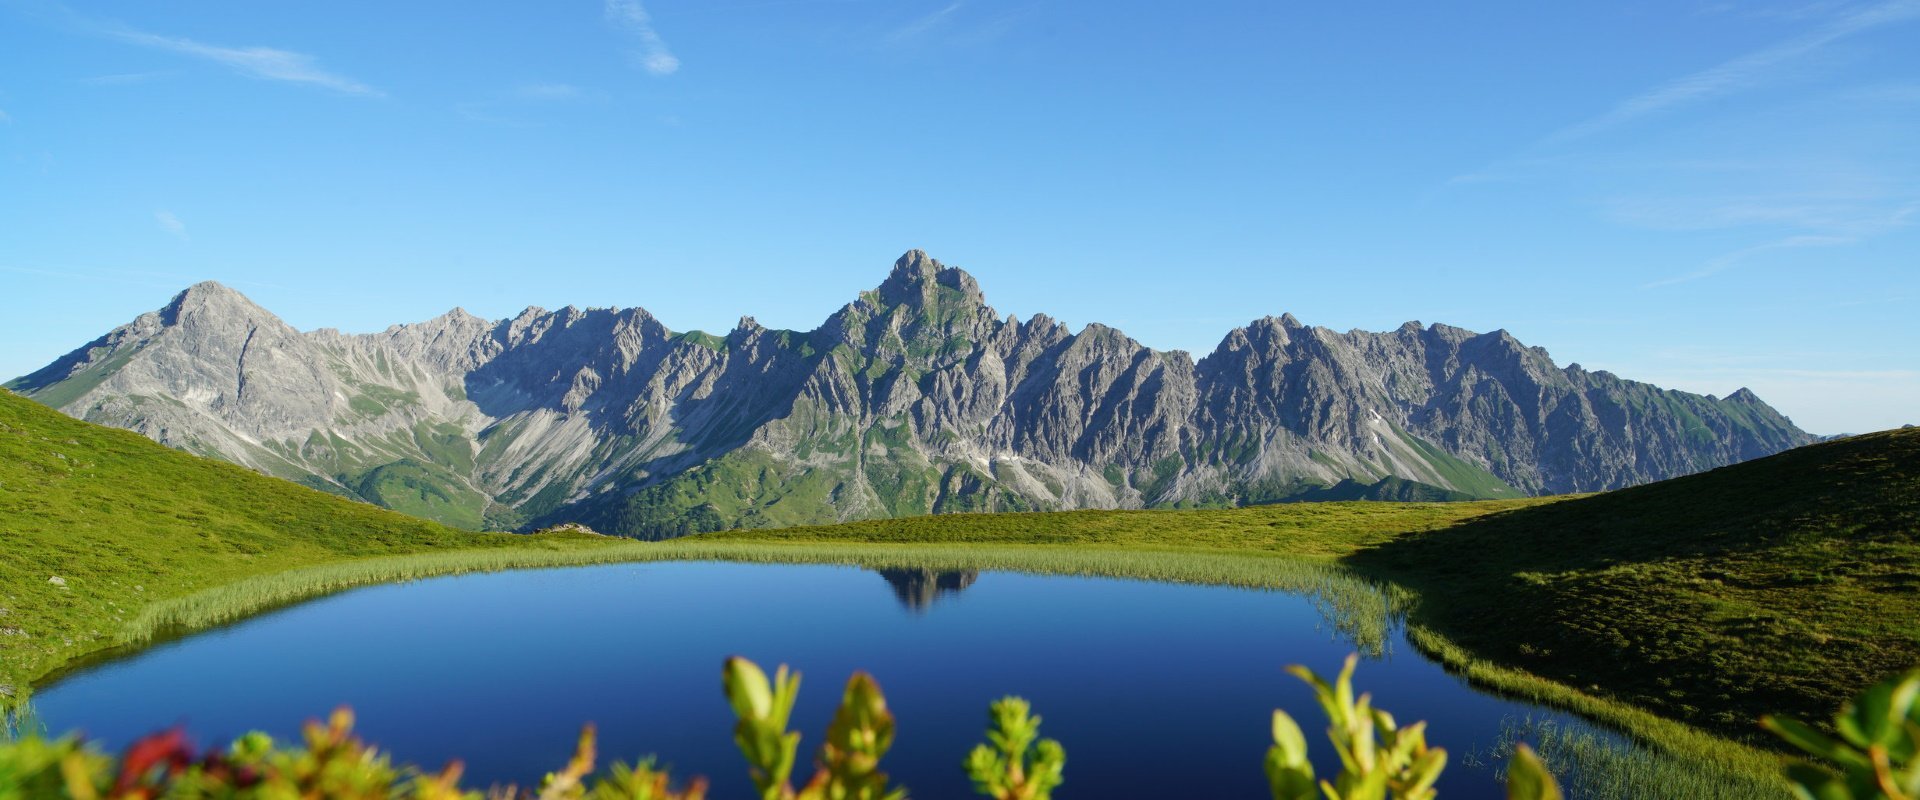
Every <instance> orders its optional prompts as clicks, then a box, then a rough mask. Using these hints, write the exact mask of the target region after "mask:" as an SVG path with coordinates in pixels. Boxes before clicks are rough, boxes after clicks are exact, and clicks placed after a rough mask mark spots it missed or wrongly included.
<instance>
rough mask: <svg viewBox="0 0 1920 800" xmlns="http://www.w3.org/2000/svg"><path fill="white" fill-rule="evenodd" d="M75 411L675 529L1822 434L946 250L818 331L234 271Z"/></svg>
mask: <svg viewBox="0 0 1920 800" xmlns="http://www.w3.org/2000/svg"><path fill="white" fill-rule="evenodd" d="M8 388H11V389H13V390H15V391H18V392H21V393H24V394H26V395H28V396H30V397H33V398H35V399H37V400H39V401H41V402H43V403H46V404H48V405H51V406H54V407H57V408H60V409H61V410H63V411H66V412H67V413H69V414H72V415H74V416H77V417H81V418H84V419H87V420H89V421H93V422H99V423H104V424H108V425H115V426H119V427H123V428H129V429H132V430H136V431H139V432H141V433H143V434H145V435H147V436H149V437H152V438H153V439H155V440H158V441H160V442H162V443H165V444H169V445H172V446H175V447H180V448H184V449H187V450H190V451H193V452H197V453H200V454H203V455H209V456H214V457H218V458H224V459H227V460H230V461H234V462H237V463H240V464H244V465H247V466H249V467H252V468H254V469H256V470H259V471H262V472H266V473H269V474H273V475H279V476H282V477H286V478H289V479H292V480H297V481H301V482H303V483H306V484H308V485H311V486H315V487H318V488H322V489H326V490H329V491H333V492H337V493H340V494H344V495H349V496H353V497H359V498H362V499H365V500H368V501H371V502H374V503H379V504H381V505H385V506H389V507H392V508H396V509H399V510H401V511H407V512H410V513H415V514H419V515H422V516H427V517H432V518H435V519H439V520H442V521H446V522H449V523H452V524H456V525H463V526H467V527H476V528H478V527H492V528H534V527H545V526H551V525H555V524H560V523H565V522H578V523H582V524H585V525H589V526H591V527H592V528H594V529H596V530H601V531H609V532H615V533H619V534H623V535H630V536H645V537H663V536H675V535H681V534H686V533H691V532H696V531H704V530H712V529H717V528H722V527H734V526H773V525H788V524H801V523H815V522H832V521H839V520H847V519H858V518H871V517H886V516H900V515H909V514H925V513H944V512H955V511H997V510H1037V509H1066V508H1115V507H1143V506H1171V505H1231V504H1244V503H1258V502H1272V501H1278V500H1286V499H1296V498H1306V497H1396V498H1398V497H1406V498H1422V499H1427V498H1432V499H1445V498H1458V497H1497V496H1514V495H1519V494H1543V493H1557V492H1575V491H1594V490H1602V489H1612V488H1617V487H1621V486H1628V485H1632V484H1636V483H1642V482H1646V481H1652V480H1659V479H1662V478H1669V477H1674V476H1677V475H1683V474H1686V473H1690V472H1696V471H1700V470H1704V469H1710V468H1712V467H1717V466H1722V465H1725V464H1731V463H1735V462H1738V461H1742V460H1746V459H1750V458H1755V457H1758V456H1763V455H1768V454H1771V453H1774V452H1778V451H1780V450H1784V449H1786V448H1789V447H1794V446H1797V445H1800V444H1805V443H1807V442H1809V441H1811V440H1812V437H1810V436H1809V435H1807V434H1806V433H1804V432H1802V431H1801V430H1799V429H1798V428H1796V427H1794V425H1793V424H1792V423H1791V422H1789V421H1788V420H1787V419H1786V418H1785V417H1783V416H1781V415H1780V414H1779V413H1778V412H1776V411H1774V410H1773V409H1772V408H1770V407H1768V406H1767V405H1766V404H1765V403H1762V402H1761V401H1760V399H1759V398H1757V397H1755V396H1754V395H1753V393H1751V392H1749V391H1746V390H1744V389H1742V390H1740V391H1738V392H1735V393H1733V394H1732V395H1730V396H1728V397H1726V398H1724V399H1721V398H1714V397H1711V396H1700V395H1694V394H1688V393H1685V392H1676V391H1667V390H1663V389H1660V388H1657V387H1654V386H1650V385H1647V384H1643V383H1635V382H1632V381H1627V380H1623V379H1621V378H1618V377H1615V376H1613V375H1611V374H1608V373H1605V372H1588V371H1586V370H1584V369H1581V368H1580V367H1579V365H1577V364H1576V365H1571V366H1568V367H1564V368H1562V367H1559V366H1556V365H1555V364H1554V363H1553V361H1552V359H1550V358H1549V357H1548V356H1547V353H1546V352H1545V351H1543V350H1540V349H1539V348H1530V347H1526V346H1525V345H1522V344H1521V343H1520V342H1518V341H1516V340H1515V339H1514V338H1513V337H1512V336H1510V335H1508V334H1507V333H1506V332H1505V331H1496V332H1493V333H1487V334H1478V333H1473V332H1471V331H1466V330H1461V329H1459V328H1452V327H1448V326H1445V325H1432V326H1428V327H1422V326H1420V325H1419V324H1418V323H1411V322H1410V323H1407V324H1406V325H1404V326H1402V327H1400V328H1399V329H1398V330H1394V331H1389V332H1385V333H1369V332H1363V331H1350V332H1347V333H1337V332H1334V331H1331V330H1328V329H1326V328H1313V327H1307V326H1304V325H1302V324H1301V323H1300V322H1299V321H1298V320H1295V319H1294V318H1293V317H1292V316H1291V315H1288V316H1282V317H1280V318H1277V319H1276V318H1271V317H1269V318H1267V319H1262V320H1258V321H1256V322H1254V323H1253V324H1251V325H1248V326H1247V327H1244V328H1240V329H1237V330H1234V331H1233V332H1231V333H1229V334H1228V335H1227V337H1226V339H1225V340H1224V341H1222V342H1221V343H1220V346H1219V347H1218V348H1217V349H1215V351H1214V352H1213V353H1212V354H1210V355H1208V356H1206V357H1205V358H1202V359H1201V360H1200V361H1199V362H1197V363H1196V362H1194V361H1193V360H1192V359H1191V358H1190V357H1189V356H1188V355H1187V354H1186V353H1184V352H1179V351H1170V352H1160V351H1155V350H1152V349H1150V348H1147V347H1144V346H1142V345H1141V344H1140V343H1138V342H1136V341H1134V340H1132V339H1130V338H1128V337H1127V336H1126V335H1125V334H1123V333H1121V332H1120V331H1117V330H1114V329H1112V328H1108V327H1105V326H1102V325H1097V324H1096V325H1089V326H1087V327H1086V328H1085V329H1083V330H1081V331H1079V332H1078V333H1074V332H1072V331H1069V330H1068V329H1067V327H1066V326H1065V325H1062V324H1060V323H1058V322H1056V321H1054V320H1052V319H1049V318H1047V317H1046V316H1044V315H1042V316H1035V317H1033V318H1030V319H1028V320H1025V321H1021V320H1018V319H1015V318H1012V317H1007V318H1004V319H1003V318H1000V317H998V316H997V315H996V314H995V313H994V311H993V310H992V309H991V308H989V307H988V306H987V304H986V301H985V299H984V298H983V297H982V295H981V293H980V288H979V286H978V285H977V284H975V282H974V280H973V278H972V277H971V276H969V275H968V274H966V273H965V272H962V271H960V270H958V269H953V268H948V267H945V266H942V265H941V264H940V263H939V262H937V261H934V260H933V259H931V258H928V257H927V255H926V254H925V253H922V252H920V251H917V250H916V251H913V252H909V253H907V254H906V255H904V256H902V257H901V258H900V260H899V261H898V262H896V263H895V264H894V267H893V271H892V273H891V274H890V275H889V276H888V277H887V279H886V281H885V282H883V283H882V284H881V285H880V286H879V288H877V289H875V290H873V291H869V292H865V293H863V294H862V295H861V297H860V298H859V299H858V300H857V301H856V302H854V303H852V304H850V305H848V306H846V307H844V308H841V309H840V310H839V311H838V312H836V313H834V314H833V315H832V316H831V317H829V318H828V319H827V321H826V322H825V323H824V324H823V325H821V326H820V327H819V328H818V329H816V330H814V331H812V332H798V331H785V330H769V329H767V328H764V327H761V326H760V325H759V324H757V323H755V322H754V321H753V319H752V318H750V317H749V318H743V319H741V321H740V324H739V325H738V326H737V327H736V328H735V329H734V330H733V331H732V332H730V333H728V334H727V335H726V336H724V337H720V336H714V335H710V334H706V333H701V332H698V331H693V332H686V333H675V332H673V331H671V330H668V329H667V328H666V326H664V325H662V324H660V322H659V321H658V320H655V319H654V318H653V317H652V316H651V315H649V314H648V313H647V312H645V311H643V310H640V309H624V310H623V309H590V310H585V311H582V310H579V309H575V308H571V307H569V308H565V309H561V310H559V311H551V312H550V311H545V310H542V309H537V308H530V309H527V310H526V311H524V312H522V313H521V314H520V315H519V316H517V317H514V318H512V319H508V320H501V321H497V322H490V321H486V320H481V319H478V318H476V317H473V316H471V315H469V314H467V313H466V312H464V311H461V310H458V309H455V310H454V311H452V312H449V313H447V314H446V315H443V316H441V317H438V318H436V319H432V320H428V321H426V322H422V323H418V324H413V325H399V326H395V327H392V328H389V329H387V330H386V331H383V332H380V333H375V334H367V335H344V334H341V333H339V332H337V331H332V330H320V331H314V332H311V333H301V332H298V331H295V330H294V329H292V328H291V327H289V326H287V325H286V324H285V323H283V322H281V321H280V320H279V319H278V318H276V317H274V316H273V315H272V314H270V313H268V312H266V311H265V310H263V309H261V308H260V307H258V306H256V305H254V304H253V303H251V302H250V301H248V300H247V299H246V298H244V297H242V296H241V295H239V294H238V293H236V292H234V291H232V290H230V289H227V288H226V287H223V286H220V285H218V284H212V283H203V284H198V285H195V286H193V287H190V288H188V289H187V290H186V291H185V292H182V293H181V294H180V295H179V296H177V297H175V298H174V299H173V301H172V302H171V303H169V304H168V305H167V306H166V307H165V308H162V309H160V310H159V311H155V312H153V313H149V314H144V315H142V316H141V317H139V318H138V319H135V320H134V321H133V322H131V323H128V324H127V325H124V326H122V327H120V328H118V329H115V330H114V331H112V332H111V333H108V334H107V335H106V336H103V337H101V338H100V339H98V340H96V341H94V342H92V343H90V344H88V345H87V346H85V347H82V348H80V349H79V350H76V351H74V352H73V353H71V354H68V355H67V356H65V357H63V358H61V359H59V360H58V361H55V362H54V363H53V364H50V365H48V366H47V367H46V368H44V369H42V370H40V371H38V372H35V373H33V374H31V375H28V376H25V377H23V378H20V379H17V380H15V381H13V382H12V383H10V384H8Z"/></svg>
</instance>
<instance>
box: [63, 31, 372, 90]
mask: <svg viewBox="0 0 1920 800" xmlns="http://www.w3.org/2000/svg"><path fill="white" fill-rule="evenodd" d="M99 30H100V32H101V33H104V34H106V35H107V36H111V37H113V38H115V39H119V40H120V41H123V42H128V43H130V44H137V45H140V46H142V47H150V48H153V49H155V50H164V51H167V52H170V53H177V54H179V55H183V56H189V57H192V58H198V59H201V60H203V61H210V62H213V63H215V64H219V65H221V66H224V67H227V68H228V69H231V70H233V71H235V72H238V73H240V74H242V75H246V76H248V77H251V78H260V79H263V80H270V81H286V82H289V83H304V84H310V85H313V86H319V87H323V88H327V89H332V90H334V91H336V92H342V93H345V94H357V95H366V96H370V97H382V96H384V94H383V93H382V92H381V91H380V90H378V89H375V88H373V87H371V86H368V85H366V84H364V83H361V82H359V81H356V80H354V79H352V78H348V77H346V76H344V75H339V74H336V73H333V72H328V71H326V70H324V69H321V68H320V66H319V65H318V64H317V63H316V61H315V59H314V57H313V56H310V55H307V54H305V53H296V52H293V51H291V50H281V49H278V48H274V47H223V46H220V45H212V44H206V43H204V42H196V41H194V40H192V39H187V38H183V37H179V36H162V35H160V34H157V33H148V32H146V31H140V30H135V29H133V28H128V27H125V26H122V25H105V26H101V27H100V28H99Z"/></svg>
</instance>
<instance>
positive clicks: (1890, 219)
mask: <svg viewBox="0 0 1920 800" xmlns="http://www.w3.org/2000/svg"><path fill="white" fill-rule="evenodd" d="M1916 218H1920V203H1910V204H1908V205H1906V206H1903V207H1901V208H1899V209H1897V210H1895V211H1893V212H1891V213H1887V214H1881V215H1877V216H1870V217H1858V218H1849V219H1841V220H1827V219H1825V218H1821V219H1820V220H1819V221H1820V223H1821V227H1825V228H1826V230H1827V231H1828V232H1826V233H1807V234H1797V235H1793V236H1785V237H1781V238H1779V239H1774V240H1772V241H1768V242H1762V243H1760V244H1756V245H1753V246H1750V247H1743V248H1741V249H1739V250H1735V251H1733V252H1731V253H1727V254H1725V255H1722V256H1719V257H1716V258H1714V259H1712V260H1711V261H1708V262H1707V263H1706V264H1704V265H1702V266H1701V267H1700V268H1699V269H1695V270H1692V271H1690V272H1685V273H1681V274H1679V275H1675V276H1672V277H1669V278H1662V279H1660V280H1657V281H1652V282H1649V283H1645V284H1642V285H1641V287H1640V288H1642V289H1652V288H1656V287H1660V286H1672V285H1674V284H1676V283H1687V282H1689V281H1697V280H1699V279H1701V278H1706V277H1710V276H1713V275H1718V274H1720V273H1722V272H1726V271H1727V270H1730V269H1733V268H1734V267H1737V266H1739V265H1740V264H1742V263H1743V262H1746V261H1747V260H1749V259H1752V258H1753V257H1755V256H1760V255H1765V254H1767V253H1773V252H1778V251H1781V250H1799V249H1804V248H1809V247H1839V246H1843V245H1850V244H1859V243H1860V242H1863V241H1865V240H1867V239H1869V238H1872V237H1874V236H1879V235H1881V234H1884V233H1888V232H1891V231H1894V230H1897V229H1900V228H1904V227H1907V226H1908V225H1910V224H1912V223H1913V222H1914V221H1915V219H1916Z"/></svg>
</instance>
